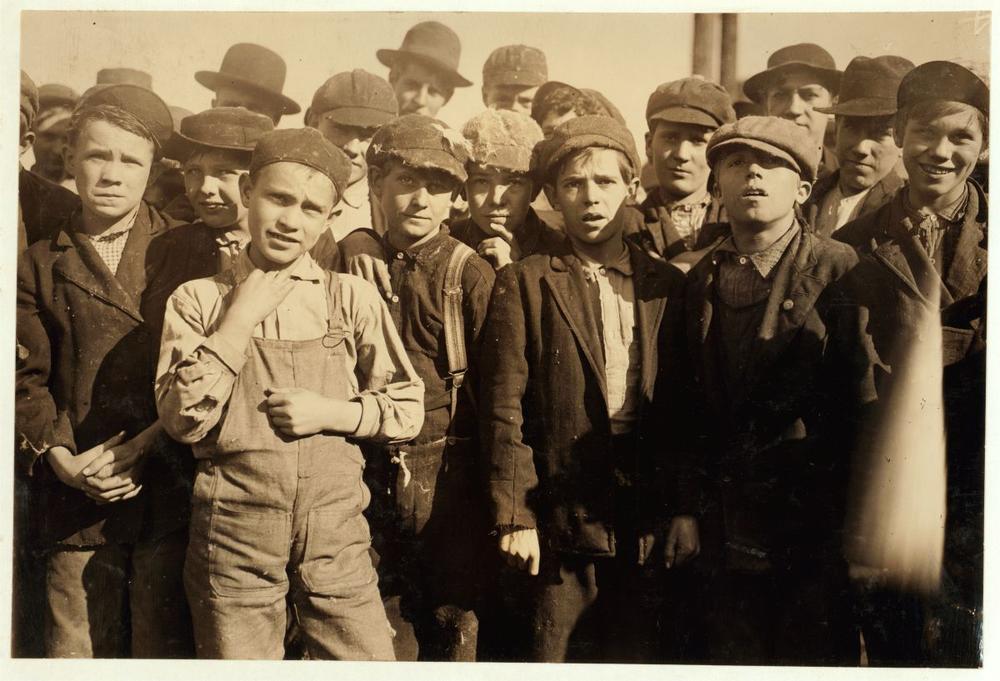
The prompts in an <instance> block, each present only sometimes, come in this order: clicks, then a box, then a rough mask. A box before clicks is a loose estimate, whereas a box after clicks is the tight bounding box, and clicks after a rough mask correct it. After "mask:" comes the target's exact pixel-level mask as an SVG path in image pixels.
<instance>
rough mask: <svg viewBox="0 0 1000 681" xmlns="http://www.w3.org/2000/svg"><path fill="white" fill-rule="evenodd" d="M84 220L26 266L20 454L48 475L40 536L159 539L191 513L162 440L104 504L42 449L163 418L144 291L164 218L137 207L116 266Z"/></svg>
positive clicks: (133, 430)
mask: <svg viewBox="0 0 1000 681" xmlns="http://www.w3.org/2000/svg"><path fill="white" fill-rule="evenodd" d="M81 220H82V213H81V212H80V210H77V211H76V212H74V213H73V214H72V215H71V216H70V217H69V219H68V220H67V222H66V223H65V224H64V225H63V226H62V227H61V228H60V229H58V230H57V231H56V233H55V235H54V236H53V237H52V238H51V239H44V240H42V241H39V242H37V243H35V244H34V245H33V246H31V247H30V248H29V249H28V250H27V251H26V252H25V254H24V256H23V257H22V259H21V260H22V262H20V263H19V266H18V281H17V342H18V352H19V355H20V358H21V361H20V362H19V366H18V369H17V372H16V377H15V381H16V398H15V400H16V401H15V407H16V410H15V433H16V456H17V463H18V466H19V467H20V468H21V469H22V471H24V472H26V473H28V474H30V475H32V476H34V477H36V478H37V479H38V480H39V484H40V487H41V488H42V491H41V496H40V499H39V500H38V504H39V507H40V513H39V515H40V516H42V517H41V519H40V527H39V532H40V535H41V536H40V537H39V539H40V541H41V542H42V543H43V544H50V545H51V544H69V545H80V546H93V545H100V544H105V543H119V542H133V541H135V540H136V539H137V538H138V537H139V535H140V531H142V532H143V536H146V537H149V538H153V537H152V536H151V535H162V534H165V533H167V532H169V531H172V530H174V529H177V528H179V527H182V526H183V524H184V523H185V522H186V519H187V513H188V509H187V501H186V499H187V489H186V487H185V484H184V474H183V471H182V470H181V468H182V464H181V463H179V462H176V461H173V460H169V459H167V458H166V457H165V456H163V455H162V452H163V451H165V450H166V448H165V447H163V446H162V443H159V446H157V447H156V448H154V449H155V450H156V451H154V452H153V453H151V454H149V455H148V456H147V459H146V467H145V470H144V477H143V480H144V488H143V491H142V492H141V493H140V494H139V495H138V496H137V497H135V498H133V499H131V500H128V501H124V502H116V503H112V504H106V505H98V504H96V503H95V502H93V501H91V500H90V499H88V498H87V497H86V496H85V495H84V493H83V492H80V491H78V490H75V489H72V488H70V487H68V486H66V485H64V484H63V483H62V482H60V481H59V480H58V478H57V477H56V476H55V473H54V472H53V471H52V470H51V469H50V468H49V467H48V464H47V463H46V462H45V461H44V460H40V458H41V455H42V454H43V453H44V452H45V451H47V450H48V449H50V448H51V447H53V446H56V445H61V446H64V447H67V448H68V449H69V450H70V451H72V452H73V453H75V454H79V453H82V452H84V451H86V450H87V449H89V448H91V447H93V446H95V445H97V444H99V443H101V442H103V441H105V440H107V439H108V438H110V437H111V436H113V435H115V434H116V433H118V432H119V431H125V433H126V437H132V436H134V435H136V434H138V433H139V432H140V431H141V430H143V429H144V428H145V427H147V426H148V425H150V424H151V423H153V422H154V421H155V420H156V408H155V405H154V402H153V378H154V376H153V373H154V372H153V367H154V365H153V361H152V358H153V357H154V355H155V349H156V345H157V342H156V339H155V338H153V337H152V334H151V333H150V330H149V328H148V327H147V325H146V324H145V322H144V320H143V316H142V314H141V312H140V310H139V302H140V298H141V295H142V292H143V290H144V288H145V286H146V251H147V247H148V245H149V242H150V240H151V239H152V238H153V237H154V236H155V235H157V234H159V233H160V232H161V231H162V230H163V229H164V222H163V220H162V218H161V217H160V216H159V215H158V214H157V213H156V212H155V211H154V210H152V209H151V208H150V207H149V206H148V205H146V204H145V203H143V204H142V205H141V206H140V209H139V213H138V216H137V217H136V221H135V224H134V226H133V227H132V230H131V232H130V233H129V236H128V237H126V238H127V242H126V245H125V250H124V253H123V254H122V259H121V263H120V265H119V267H118V273H117V276H116V275H114V274H112V272H111V271H110V270H109V269H108V267H107V266H106V265H105V264H104V262H103V261H102V260H101V257H100V256H99V255H98V254H97V251H96V250H95V249H94V247H93V245H92V244H91V243H90V242H89V240H87V239H86V237H83V236H81V235H80V234H79V233H78V232H77V229H78V226H79V224H80V221H81ZM144 515H145V516H147V517H146V518H145V519H144Z"/></svg>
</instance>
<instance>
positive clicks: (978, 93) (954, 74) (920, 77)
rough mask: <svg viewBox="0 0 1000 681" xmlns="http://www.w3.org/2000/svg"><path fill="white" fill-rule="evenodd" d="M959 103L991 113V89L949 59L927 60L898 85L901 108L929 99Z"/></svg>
mask: <svg viewBox="0 0 1000 681" xmlns="http://www.w3.org/2000/svg"><path fill="white" fill-rule="evenodd" d="M934 99H938V100H947V101H950V102H962V103H963V104H968V105H969V106H971V107H974V108H976V109H979V110H980V111H982V112H983V114H984V115H985V116H987V117H989V115H990V88H989V87H988V86H987V85H986V83H985V82H983V80H982V79H981V78H980V77H979V76H977V75H976V74H975V73H973V72H972V71H970V70H969V69H967V68H965V67H964V66H961V65H959V64H956V63H954V62H950V61H929V62H927V63H926V64H921V65H920V66H918V67H917V68H915V69H913V70H912V71H910V72H909V73H908V74H906V76H905V77H904V78H903V80H902V81H901V82H900V84H899V91H898V92H897V93H896V104H897V105H898V106H899V108H900V109H902V108H903V107H906V106H910V105H912V104H916V103H917V102H924V101H928V100H934Z"/></svg>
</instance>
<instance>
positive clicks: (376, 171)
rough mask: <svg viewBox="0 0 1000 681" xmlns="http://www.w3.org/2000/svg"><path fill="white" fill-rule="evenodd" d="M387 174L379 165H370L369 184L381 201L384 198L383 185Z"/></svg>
mask: <svg viewBox="0 0 1000 681" xmlns="http://www.w3.org/2000/svg"><path fill="white" fill-rule="evenodd" d="M384 180H385V175H384V174H383V173H382V168H380V167H379V166H368V186H369V188H370V189H371V190H372V194H374V195H375V198H376V199H378V200H379V201H381V200H382V187H383V186H384Z"/></svg>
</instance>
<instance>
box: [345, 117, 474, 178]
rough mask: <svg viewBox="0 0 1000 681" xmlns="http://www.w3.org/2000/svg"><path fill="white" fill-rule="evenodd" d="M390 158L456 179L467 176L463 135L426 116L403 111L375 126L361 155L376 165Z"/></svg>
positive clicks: (466, 153)
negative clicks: (401, 113)
mask: <svg viewBox="0 0 1000 681" xmlns="http://www.w3.org/2000/svg"><path fill="white" fill-rule="evenodd" d="M393 158H397V159H399V160H400V161H402V162H403V163H405V164H407V165H409V166H413V167H414V168H427V169H434V170H441V171H444V172H446V173H448V174H449V175H451V176H452V177H454V178H455V179H456V180H458V181H459V182H465V180H466V178H467V177H468V174H467V173H466V170H465V163H466V161H468V160H469V152H468V143H467V142H466V140H465V138H464V137H462V134H461V133H460V132H459V131H457V130H452V129H451V128H449V127H448V126H447V125H446V124H445V123H443V122H442V121H439V120H437V119H436V118H431V117H430V116H423V115H421V114H407V115H405V116H400V117H399V118H396V119H393V120H392V121H390V122H388V123H386V124H385V125H383V126H382V127H381V128H379V129H378V131H377V132H376V133H375V136H374V137H372V142H371V144H370V145H369V147H368V152H367V153H366V154H365V159H366V160H367V161H368V165H370V166H376V167H379V166H382V165H384V164H385V163H386V162H387V161H389V160H391V159H393Z"/></svg>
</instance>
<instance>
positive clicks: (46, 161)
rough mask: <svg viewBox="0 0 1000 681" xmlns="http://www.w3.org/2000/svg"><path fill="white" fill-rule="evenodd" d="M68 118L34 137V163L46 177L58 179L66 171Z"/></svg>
mask: <svg viewBox="0 0 1000 681" xmlns="http://www.w3.org/2000/svg"><path fill="white" fill-rule="evenodd" d="M68 146H69V118H66V119H65V120H62V121H59V122H58V123H54V124H53V125H51V126H50V127H48V128H46V129H45V130H43V131H41V132H39V133H37V135H36V136H35V145H34V149H35V161H36V162H37V163H38V165H39V167H40V169H41V172H42V174H44V175H45V176H46V177H60V176H62V175H63V174H64V172H65V169H66V153H67V151H68Z"/></svg>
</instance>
